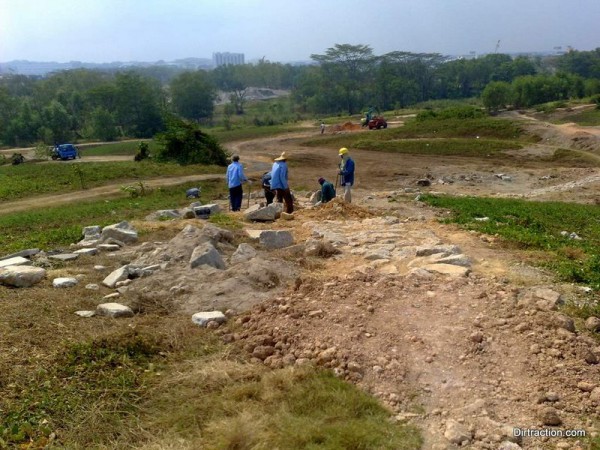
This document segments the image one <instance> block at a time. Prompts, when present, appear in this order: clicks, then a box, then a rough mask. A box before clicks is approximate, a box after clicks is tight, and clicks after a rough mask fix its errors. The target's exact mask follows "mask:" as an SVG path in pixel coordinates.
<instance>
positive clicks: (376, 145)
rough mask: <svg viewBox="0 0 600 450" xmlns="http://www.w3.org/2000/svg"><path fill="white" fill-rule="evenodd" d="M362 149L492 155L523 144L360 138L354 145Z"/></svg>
mask: <svg viewBox="0 0 600 450" xmlns="http://www.w3.org/2000/svg"><path fill="white" fill-rule="evenodd" d="M353 147H354V148H357V149H362V150H373V151H382V152H389V153H405V154H422V155H444V156H467V157H468V156H473V157H482V156H484V157H485V156H491V155H497V154H498V153H500V152H502V151H503V150H514V149H521V148H523V145H522V144H520V143H518V142H515V141H502V140H493V139H439V140H430V139H418V140H390V141H379V140H371V139H360V140H358V141H356V143H355V144H354V145H353Z"/></svg>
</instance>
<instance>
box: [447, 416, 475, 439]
mask: <svg viewBox="0 0 600 450" xmlns="http://www.w3.org/2000/svg"><path fill="white" fill-rule="evenodd" d="M444 437H445V438H446V439H448V440H449V441H450V442H451V443H453V444H456V445H459V444H460V443H462V442H465V441H467V442H470V441H471V433H470V432H469V430H468V429H467V428H466V427H464V426H463V425H461V424H460V423H458V422H457V421H455V420H452V419H448V421H446V431H445V432H444Z"/></svg>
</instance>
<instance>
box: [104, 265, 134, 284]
mask: <svg viewBox="0 0 600 450" xmlns="http://www.w3.org/2000/svg"><path fill="white" fill-rule="evenodd" d="M128 277H129V266H128V265H126V266H123V267H120V268H118V269H117V270H114V271H113V272H111V273H110V275H108V276H107V277H106V278H105V279H104V280H103V281H102V284H103V285H104V286H106V287H109V288H111V289H112V288H114V287H115V285H116V284H117V282H119V281H123V280H126V279H127V278H128Z"/></svg>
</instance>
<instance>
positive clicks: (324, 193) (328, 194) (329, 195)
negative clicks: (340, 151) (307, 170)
mask: <svg viewBox="0 0 600 450" xmlns="http://www.w3.org/2000/svg"><path fill="white" fill-rule="evenodd" d="M319 184H320V185H321V203H327V202H329V201H331V200H333V199H334V198H335V188H334V187H333V184H331V183H330V182H329V181H327V180H326V179H325V178H322V177H321V178H319Z"/></svg>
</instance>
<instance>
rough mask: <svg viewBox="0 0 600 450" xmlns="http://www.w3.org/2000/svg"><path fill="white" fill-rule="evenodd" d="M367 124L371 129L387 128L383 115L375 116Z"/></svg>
mask: <svg viewBox="0 0 600 450" xmlns="http://www.w3.org/2000/svg"><path fill="white" fill-rule="evenodd" d="M368 126H369V130H373V129H375V128H377V129H378V130H379V129H381V128H387V122H386V120H385V119H384V118H383V117H381V116H377V117H373V118H372V119H371V120H369V123H368Z"/></svg>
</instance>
